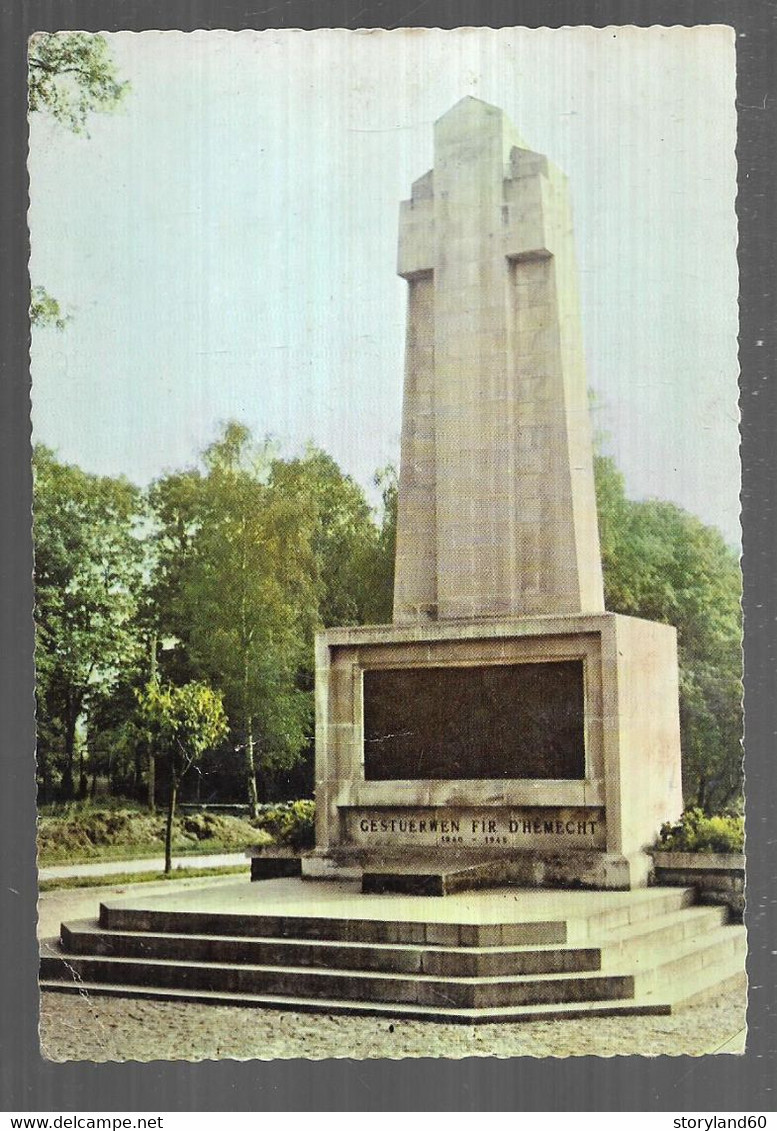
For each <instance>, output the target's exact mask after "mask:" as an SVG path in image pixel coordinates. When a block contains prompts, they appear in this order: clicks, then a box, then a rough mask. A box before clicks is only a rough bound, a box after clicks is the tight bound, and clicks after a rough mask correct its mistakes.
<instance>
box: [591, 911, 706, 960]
mask: <svg viewBox="0 0 777 1131" xmlns="http://www.w3.org/2000/svg"><path fill="white" fill-rule="evenodd" d="M727 921H728V912H727V909H726V908H725V907H684V908H683V909H682V910H680V911H670V912H668V913H665V914H663V915H660V916H657V917H655V918H651V919H640V920H637V922H635V923H627V924H626V925H625V926H620V927H613V928H611V929H610V930H604V931H602V932H600V933H599V934H598V935H597V939H596V941H597V942H598V943H599V945H600V946H601V947H602V949H604V950H606V952H607V954H608V955H609V956H613V957H614V956H617V958H618V959H623V960H629V959H630V957H631V956H632V955H634V954H639V953H641V952H644V951H653V950H655V949H657V948H660V947H664V946H669V945H671V944H672V943H677V942H682V941H684V940H687V939H690V940H695V939H698V938H700V937H701V936H703V935H706V934H707V933H708V932H710V931H715V930H717V929H718V928H719V927H721V926H723V925H724V924H725V923H726V922H727Z"/></svg>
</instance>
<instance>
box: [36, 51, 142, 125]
mask: <svg viewBox="0 0 777 1131" xmlns="http://www.w3.org/2000/svg"><path fill="white" fill-rule="evenodd" d="M27 64H28V74H29V77H28V103H29V108H30V110H31V111H32V112H35V111H38V110H42V111H45V112H46V113H48V114H50V115H51V117H52V118H54V120H55V121H57V122H59V123H60V125H63V126H65V127H66V128H67V129H69V130H72V131H73V132H74V133H84V132H85V130H86V120H87V117H88V116H89V114H91V113H94V112H101V113H105V112H106V111H110V110H115V109H116V107H117V106H118V105H119V103H120V102H121V100H122V98H123V97H124V95H125V94H126V92H127V90H128V89H129V83H128V82H122V81H120V80H119V78H118V76H117V73H116V64H115V63H114V61H113V59H112V58H111V54H110V51H109V49H108V44H107V42H106V40H105V39H104V38H103V37H102V36H101V35H98V34H93V33H91V32H85V31H73V32H66V31H61V32H48V31H45V32H36V33H35V35H33V36H31V37H30V43H29V54H28V57H27Z"/></svg>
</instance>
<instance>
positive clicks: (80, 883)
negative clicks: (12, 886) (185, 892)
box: [38, 864, 246, 894]
mask: <svg viewBox="0 0 777 1131" xmlns="http://www.w3.org/2000/svg"><path fill="white" fill-rule="evenodd" d="M245 870H246V869H245V864H230V865H227V867H225V868H191V867H181V865H180V864H179V865H177V867H175V868H174V869H173V870H172V872H111V874H110V875H109V876H60V877H57V878H56V879H53V880H38V891H39V892H40V893H41V894H42V893H43V892H46V891H66V890H71V891H72V890H73V889H75V888H99V887H106V886H109V887H111V888H115V887H126V886H127V884H150V883H158V882H159V881H160V880H184V879H185V880H197V879H204V878H205V877H206V876H240V875H245Z"/></svg>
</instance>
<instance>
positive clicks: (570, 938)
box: [41, 879, 746, 1024]
mask: <svg viewBox="0 0 777 1131" xmlns="http://www.w3.org/2000/svg"><path fill="white" fill-rule="evenodd" d="M745 943H746V939H745V932H744V928H743V927H741V926H731V925H728V923H727V913H726V910H725V908H721V907H698V906H694V893H693V891H692V890H684V889H679V888H668V889H667V888H645V889H642V890H639V891H630V892H569V891H567V892H550V891H538V890H531V891H528V890H522V889H518V888H502V889H496V890H490V891H474V892H468V893H467V894H466V895H465V894H459V895H455V894H454V895H451V896H450V897H449V898H448V899H444V900H440V899H436V898H423V897H418V898H413V899H406V898H404V897H403V896H401V895H397V894H382V895H370V896H366V895H363V894H361V893H360V891H359V890H358V885H357V884H354V883H351V884H342V883H340V884H310V883H303V882H302V881H301V880H298V879H297V880H293V879H277V880H268V881H266V882H265V883H263V884H251V883H250V882H248V881H247V880H244V881H240V882H237V883H235V884H221V885H217V886H216V885H214V886H213V887H211V888H198V889H196V890H187V891H182V892H178V893H175V894H171V893H163V894H156V895H147V896H145V897H144V896H143V895H142V894H140V893H137V894H134V895H132V896H129V897H125V898H124V899H121V900H114V901H111V902H110V903H105V904H102V905H101V907H100V913H99V919H96V920H91V921H81V922H75V923H67V924H63V925H62V928H61V939H60V941H59V942H57V941H50V942H47V943H44V944H43V951H42V955H41V988H42V989H45V990H49V991H51V990H58V991H63V992H74V993H81V994H83V993H89V994H112V995H116V996H121V997H145V998H154V999H160V1000H171V1001H199V1002H211V1003H216V1004H232V1005H241V1006H248V1005H254V1006H259V1007H262V1008H266V1009H283V1010H295V1011H309V1012H321V1013H359V1014H369V1015H379V1016H384V1017H388V1018H392V1017H393V1018H397V1017H413V1018H421V1019H428V1020H433V1021H453V1022H461V1023H465V1024H478V1023H486V1022H493V1021H529V1020H537V1019H542V1020H547V1019H551V1018H553V1019H562V1018H578V1017H590V1016H614V1015H630V1014H641V1013H663V1014H666V1013H670V1012H672V1011H674V1010H675V1009H678V1008H680V1007H681V1006H685V1005H689V1004H692V1003H695V1002H696V1001H699V1000H702V998H704V997H706V996H710V995H714V994H717V993H719V992H720V988H721V986H724V985H726V986H728V985H731V984H734V983H737V984H741V985H742V986H744V985H745V973H744V971H745V966H744V962H745Z"/></svg>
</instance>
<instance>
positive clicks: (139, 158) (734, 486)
mask: <svg viewBox="0 0 777 1131" xmlns="http://www.w3.org/2000/svg"><path fill="white" fill-rule="evenodd" d="M107 39H108V41H109V43H110V46H111V49H112V51H113V53H114V55H115V58H116V60H117V63H118V66H119V70H120V73H121V75H122V76H123V77H125V78H128V79H129V80H130V82H131V84H132V89H131V92H130V93H129V95H128V97H127V99H126V102H125V103H124V105H123V106H122V108H121V110H120V111H119V112H118V113H117V114H113V115H95V116H93V117H92V118H91V119H90V123H89V132H90V137H88V138H86V137H78V136H75V135H72V134H70V133H68V132H67V131H65V130H64V129H63V128H62V127H60V126H57V125H56V124H54V123H52V122H51V121H50V120H47V119H46V118H45V117H44V116H43V115H35V116H34V120H33V122H32V125H31V147H30V148H31V152H30V176H31V208H30V227H31V233H32V261H31V274H32V278H33V281H34V282H36V283H40V284H43V285H45V286H46V288H47V289H48V290H49V291H50V292H51V293H52V294H54V295H56V296H57V297H58V298H59V299H60V300H61V301H62V303H63V305H64V306H65V307H66V309H67V310H68V311H69V312H70V313H71V315H72V320H71V321H70V323H69V324H68V326H67V329H66V330H65V331H64V333H57V332H56V331H54V330H50V329H47V330H38V331H36V333H35V335H34V341H33V351H32V355H33V424H34V438H35V439H36V440H41V441H43V442H45V443H47V444H49V445H50V446H52V447H54V448H55V449H56V450H57V451H58V453H59V455H60V457H61V458H62V459H64V460H67V461H72V462H76V463H79V464H80V465H81V466H82V467H84V468H86V469H87V470H90V471H95V472H100V473H106V474H118V473H124V474H126V475H128V476H129V477H130V478H131V479H134V480H135V481H136V482H139V483H147V482H149V481H150V480H151V479H152V478H154V477H155V476H157V475H159V474H160V473H161V472H162V471H164V470H165V469H174V468H178V467H182V466H186V465H189V464H191V463H193V462H194V461H195V459H196V457H197V455H198V453H199V451H200V450H201V449H202V448H203V447H204V446H205V445H206V444H207V443H209V442H210V441H211V440H212V439H213V438H214V436H215V435H216V432H217V430H218V426H219V422H220V421H224V420H226V419H229V418H233V417H234V418H238V419H240V420H243V421H244V422H245V423H246V424H248V425H249V426H250V427H251V428H252V429H253V430H254V432H255V433H256V435H257V436H260V437H261V436H263V435H266V434H270V435H272V436H274V437H276V438H277V439H278V441H279V442H280V444H281V446H282V447H283V449H284V450H286V451H289V452H290V451H293V450H295V449H298V448H299V447H300V446H302V445H303V444H304V443H305V442H306V441H307V440H312V441H313V442H315V443H317V444H319V445H321V446H322V447H324V448H325V449H327V450H328V451H330V452H331V453H332V455H334V457H335V458H336V459H337V460H338V462H339V463H340V464H341V465H342V466H343V467H344V468H345V469H346V470H347V471H349V472H350V473H351V474H353V475H354V476H355V477H356V478H357V479H358V480H359V481H360V482H362V483H363V484H365V485H368V484H369V482H370V479H371V476H372V474H373V472H374V471H375V470H376V469H377V468H378V467H381V466H382V465H384V464H385V463H387V462H388V461H389V460H393V461H397V460H398V457H399V431H400V409H401V395H402V376H403V344H404V316H405V286H406V284H405V283H404V282H403V281H402V280H401V279H398V278H397V277H396V275H395V264H396V235H397V213H398V204H399V201H400V200H401V199H404V198H405V197H407V196H408V195H409V189H410V184H411V182H412V181H413V180H414V179H416V178H417V177H419V176H420V175H421V174H422V173H424V172H425V171H426V170H427V169H428V168H429V167H430V166H431V163H432V125H433V123H434V120H435V119H436V118H438V117H439V116H440V115H441V114H443V113H445V111H446V110H448V109H449V108H450V107H451V106H452V105H453V104H454V103H455V102H457V101H458V100H459V99H460V98H461V97H463V96H464V95H467V94H472V95H475V96H477V97H479V98H483V99H485V100H486V101H488V102H492V103H494V104H496V105H498V106H501V107H502V108H503V109H504V110H505V111H506V112H507V113H508V115H509V116H510V117H511V118H512V120H513V122H514V124H515V126H516V128H517V129H518V131H519V133H520V134H521V135H522V136H523V138H524V139H525V141H526V143H527V144H528V145H529V146H530V147H531V148H533V149H535V150H538V151H540V152H544V153H546V154H547V155H548V156H549V157H550V158H551V160H553V161H554V162H555V163H556V164H557V165H558V166H560V168H562V169H563V170H564V171H565V172H566V173H567V175H568V176H569V179H570V186H571V194H572V201H573V207H574V212H575V224H576V236H577V247H578V258H579V262H580V268H581V293H582V302H583V331H584V338H585V346H586V357H587V363H588V377H589V383H590V384H591V386H592V387H593V389H594V390H595V391H596V394H597V397H598V400H599V402H600V405H601V406H602V407H601V409H600V410H599V411H598V412H597V415H596V418H595V424H596V426H597V427H599V428H601V429H603V430H605V431H606V432H607V433H608V434H609V439H608V441H607V446H608V449H609V450H610V451H611V452H612V454H614V455H615V457H616V459H617V461H618V463H619V465H620V467H621V468H622V470H623V471H624V472H625V474H626V478H627V485H628V489H629V493H630V494H631V495H632V496H634V497H637V498H643V497H647V496H657V497H661V498H668V499H672V500H674V501H676V502H678V503H680V504H681V505H682V506H685V507H687V508H688V509H689V510H691V511H693V512H694V513H696V514H698V515H700V516H701V517H702V518H703V519H704V520H705V521H707V522H710V523H713V524H714V525H716V526H718V527H719V528H720V529H721V531H722V532H723V533H724V535H725V536H726V538H727V540H728V541H729V542H731V543H735V542H737V541H738V539H739V523H738V513H739V506H738V491H739V459H738V443H739V437H738V411H737V373H738V370H737V353H736V334H737V302H736V296H737V277H736V258H735V250H736V221H735V216H734V210H733V203H734V195H735V189H736V166H735V159H734V146H735V140H736V139H735V113H734V37H733V32H732V31H731V30H730V29H723V28H714V27H701V28H695V29H686V28H668V29H665V28H647V29H639V28H617V29H615V28H611V29H602V30H599V29H591V28H571V29H561V30H552V31H548V30H545V29H540V30H536V31H534V30H532V31H528V30H525V29H512V30H511V29H500V30H491V29H483V30H477V31H458V32H440V31H429V30H426V29H419V30H414V31H411V32H389V33H386V32H370V33H351V32H326V31H324V32H311V33H301V32H297V33H295V32H262V33H253V32H240V33H219V32H216V33H212V32H204V33H195V34H193V35H186V34H181V33H177V32H162V33H157V32H143V33H140V34H134V33H129V32H122V33H117V34H112V35H109V36H107Z"/></svg>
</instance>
